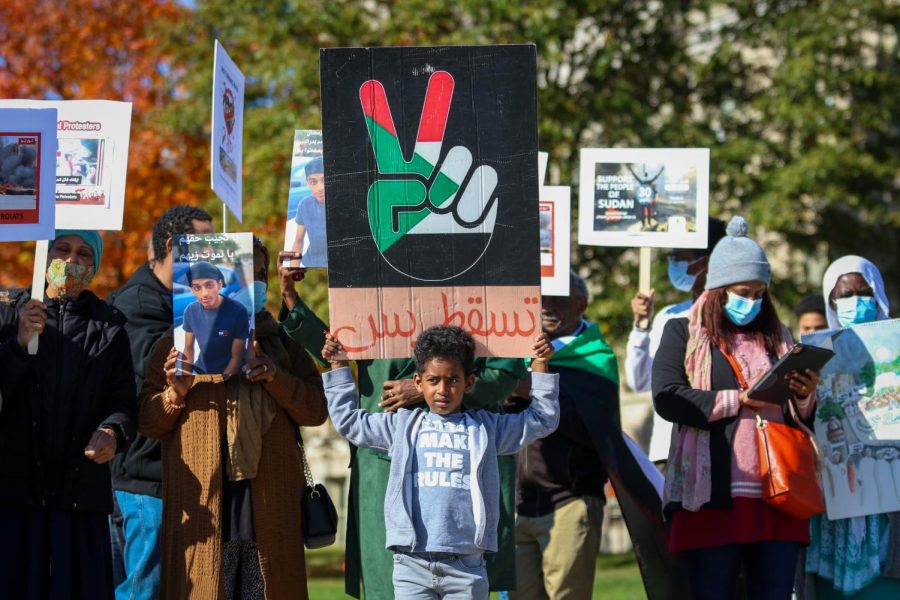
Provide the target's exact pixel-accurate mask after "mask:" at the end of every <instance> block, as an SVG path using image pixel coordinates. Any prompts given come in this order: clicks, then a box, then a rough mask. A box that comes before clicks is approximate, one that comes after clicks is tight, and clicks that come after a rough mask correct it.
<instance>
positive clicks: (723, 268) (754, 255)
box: [706, 217, 772, 290]
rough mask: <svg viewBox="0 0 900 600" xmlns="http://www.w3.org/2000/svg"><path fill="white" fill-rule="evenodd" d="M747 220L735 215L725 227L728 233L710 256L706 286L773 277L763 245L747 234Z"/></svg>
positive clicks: (708, 287)
mask: <svg viewBox="0 0 900 600" xmlns="http://www.w3.org/2000/svg"><path fill="white" fill-rule="evenodd" d="M748 230H749V227H748V226H747V221H745V220H744V217H734V218H733V219H731V222H730V223H729V224H728V228H727V229H726V230H725V231H726V233H727V235H726V236H725V237H724V238H722V240H721V241H720V242H719V243H718V244H716V247H715V248H713V251H712V254H710V256H709V266H708V267H707V270H706V289H708V290H712V289H715V288H720V287H725V286H727V285H733V284H735V283H741V282H744V281H764V282H765V283H766V285H769V282H770V281H771V280H772V267H771V266H769V259H768V258H766V253H765V251H764V250H763V249H762V247H761V246H760V245H759V244H757V243H756V242H754V241H753V240H751V239H750V238H748V237H747V231H748Z"/></svg>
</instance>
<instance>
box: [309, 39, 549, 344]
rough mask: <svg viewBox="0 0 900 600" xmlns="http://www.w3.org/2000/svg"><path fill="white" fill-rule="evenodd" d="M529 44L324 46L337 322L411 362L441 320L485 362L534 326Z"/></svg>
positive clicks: (332, 295) (532, 332) (533, 125)
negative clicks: (471, 340)
mask: <svg viewBox="0 0 900 600" xmlns="http://www.w3.org/2000/svg"><path fill="white" fill-rule="evenodd" d="M535 60H536V59H535V47H534V46H533V45H510V46H465V47H433V48H337V49H326V50H322V51H321V79H322V130H323V131H322V135H323V142H324V160H325V189H326V202H325V204H326V218H327V230H328V266H329V269H328V273H329V301H330V320H331V330H332V332H333V333H334V334H335V336H337V337H338V339H339V340H340V341H341V342H342V343H343V344H344V347H345V348H346V349H347V351H348V354H349V355H350V356H351V357H352V358H398V357H407V356H410V354H411V351H412V346H413V343H414V341H415V338H416V337H417V336H418V334H419V333H421V332H422V331H423V330H424V329H426V328H428V327H430V326H432V325H438V324H448V325H458V326H461V327H464V328H465V329H466V330H468V331H469V332H470V333H471V334H472V335H473V336H474V337H475V340H476V342H477V343H478V351H479V354H481V355H487V356H508V357H516V356H529V355H530V353H531V346H532V343H533V339H534V337H535V336H536V335H538V334H539V333H540V251H539V222H538V206H537V197H538V181H537V103H536V81H535Z"/></svg>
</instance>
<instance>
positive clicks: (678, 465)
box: [663, 292, 805, 512]
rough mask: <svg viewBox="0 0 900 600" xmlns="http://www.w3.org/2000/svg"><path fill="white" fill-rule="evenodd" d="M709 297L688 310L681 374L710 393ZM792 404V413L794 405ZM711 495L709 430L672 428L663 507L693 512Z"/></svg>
mask: <svg viewBox="0 0 900 600" xmlns="http://www.w3.org/2000/svg"><path fill="white" fill-rule="evenodd" d="M708 294H709V292H703V293H702V294H701V295H700V297H699V298H697V301H696V302H694V305H693V306H692V307H691V312H690V315H689V316H688V341H687V348H686V349H685V353H684V370H685V372H686V373H687V377H688V382H690V384H691V387H692V388H694V389H696V390H707V391H708V390H711V389H712V341H711V340H710V339H709V334H707V332H706V329H705V328H704V327H703V306H704V305H705V304H706V299H707V296H708ZM782 327H783V326H782ZM785 337H786V340H787V341H788V342H789V341H790V339H791V338H790V332H788V331H787V330H786V329H785ZM787 350H788V345H787V343H785V342H782V343H781V344H780V347H779V348H778V352H779V355H783V354H784V353H785V352H787ZM791 404H792V407H791V409H792V411H793V403H791ZM795 418H796V417H795ZM798 422H799V419H798ZM804 429H805V428H804ZM711 493H712V461H711V458H710V452H709V430H708V429H698V428H696V427H689V426H687V425H679V426H677V427H675V429H674V440H673V443H672V445H671V447H670V448H669V461H668V464H667V471H666V488H665V493H664V496H663V506H665V505H666V504H668V503H670V502H680V503H681V506H682V507H683V508H684V509H685V510H689V511H692V512H696V511H698V510H700V507H701V506H703V505H704V504H706V503H707V502H709V499H710V497H711Z"/></svg>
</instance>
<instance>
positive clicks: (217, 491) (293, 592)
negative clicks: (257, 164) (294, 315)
mask: <svg viewBox="0 0 900 600" xmlns="http://www.w3.org/2000/svg"><path fill="white" fill-rule="evenodd" d="M254 242H255V243H254V246H255V247H254V265H255V267H256V281H257V282H265V281H266V279H267V271H268V252H266V251H265V247H263V246H262V244H261V243H259V242H258V240H254ZM257 285H259V283H257ZM260 304H261V303H258V304H257V305H258V306H259V305H260ZM172 346H173V338H172V336H171V335H168V336H165V337H163V338H162V339H161V340H160V341H159V342H158V343H157V344H156V346H155V347H154V350H153V354H152V356H151V359H150V364H149V366H148V368H147V378H146V380H145V381H144V387H143V389H142V392H141V407H140V415H139V429H140V431H141V433H142V434H144V435H146V436H148V437H153V438H159V439H160V440H161V441H162V464H163V526H162V540H161V548H162V557H161V577H162V581H161V585H160V592H159V597H160V598H164V599H172V600H182V599H193V598H197V599H203V600H207V599H215V600H220V599H222V600H224V599H226V598H229V599H230V598H242V599H244V600H248V599H251V598H265V599H267V600H280V599H288V598H290V599H297V598H300V599H306V598H308V594H307V590H306V568H305V561H304V550H303V532H302V531H301V526H300V501H301V495H302V490H303V488H304V486H305V480H304V476H303V468H302V466H301V460H300V449H299V447H298V445H297V441H298V438H299V430H298V428H297V426H298V425H304V426H315V425H321V424H322V423H324V422H325V419H326V417H327V415H328V412H327V408H326V404H325V395H324V393H323V389H322V379H321V376H320V375H319V373H318V371H317V370H316V367H315V365H314V364H313V362H312V360H311V359H310V358H309V356H308V355H307V353H306V352H305V351H304V349H303V347H302V346H301V345H299V344H297V343H296V342H294V341H292V340H291V339H290V338H288V337H287V336H285V335H282V334H280V333H279V328H278V324H277V323H276V321H275V319H274V318H273V317H272V315H271V314H270V313H269V312H268V311H266V310H265V309H263V310H261V311H260V312H258V313H257V314H256V341H255V343H254V348H255V351H256V355H257V356H256V358H253V359H248V364H247V369H246V371H245V372H244V373H242V374H240V375H236V376H234V377H231V378H230V379H229V380H228V381H223V380H222V378H221V377H220V376H211V375H198V376H195V377H176V376H175V369H174V367H175V357H176V356H177V352H176V351H175V350H174V348H173V347H172Z"/></svg>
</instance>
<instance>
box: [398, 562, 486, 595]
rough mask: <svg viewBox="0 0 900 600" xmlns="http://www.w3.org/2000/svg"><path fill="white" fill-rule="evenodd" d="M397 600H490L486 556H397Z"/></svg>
mask: <svg viewBox="0 0 900 600" xmlns="http://www.w3.org/2000/svg"><path fill="white" fill-rule="evenodd" d="M393 581H394V598H395V600H487V598H488V578H487V571H486V570H485V568H484V555H483V554H448V553H446V552H396V553H395V554H394V574H393Z"/></svg>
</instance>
